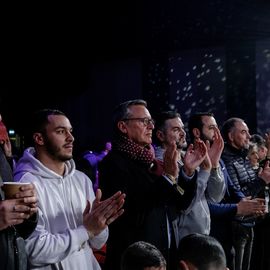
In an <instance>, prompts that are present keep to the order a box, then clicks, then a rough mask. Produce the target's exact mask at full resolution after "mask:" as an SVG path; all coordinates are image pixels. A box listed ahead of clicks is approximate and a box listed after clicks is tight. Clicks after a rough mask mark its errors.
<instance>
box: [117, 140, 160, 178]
mask: <svg viewBox="0 0 270 270" xmlns="http://www.w3.org/2000/svg"><path fill="white" fill-rule="evenodd" d="M113 148H114V149H116V150H118V151H119V152H122V153H125V154H126V155H127V156H128V157H129V158H130V159H132V160H135V161H138V162H140V163H141V164H144V165H146V167H147V168H149V171H150V172H151V173H154V174H156V175H162V174H163V164H162V162H160V161H158V160H156V159H155V151H154V148H153V146H152V145H151V144H150V145H149V144H148V145H146V146H144V147H141V146H140V145H138V144H137V143H135V142H133V141H132V140H130V139H129V138H127V137H125V136H119V137H118V138H117V139H116V140H115V141H114V143H113Z"/></svg>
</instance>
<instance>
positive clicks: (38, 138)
mask: <svg viewBox="0 0 270 270" xmlns="http://www.w3.org/2000/svg"><path fill="white" fill-rule="evenodd" d="M33 139H34V142H35V143H36V144H38V145H44V139H43V136H42V134H41V133H39V132H38V133H34V135H33Z"/></svg>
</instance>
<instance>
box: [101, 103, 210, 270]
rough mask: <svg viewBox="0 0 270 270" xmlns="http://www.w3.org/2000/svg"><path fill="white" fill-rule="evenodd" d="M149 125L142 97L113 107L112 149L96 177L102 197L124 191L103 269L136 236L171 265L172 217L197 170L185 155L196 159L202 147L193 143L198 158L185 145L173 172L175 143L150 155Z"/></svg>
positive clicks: (190, 192)
mask: <svg viewBox="0 0 270 270" xmlns="http://www.w3.org/2000/svg"><path fill="white" fill-rule="evenodd" d="M153 129H154V120H153V119H152V118H151V115H150V113H149V111H148V109H147V104H146V102H145V101H143V100H131V101H127V102H124V103H122V104H120V105H119V106H118V107H117V108H116V109H115V111H114V139H113V143H112V150H111V151H110V152H109V153H108V155H107V156H106V157H105V158H104V159H103V160H102V161H101V163H100V167H99V177H100V178H99V180H100V182H99V183H100V188H101V190H102V192H103V196H104V197H105V198H107V197H109V196H111V194H113V193H114V191H115V190H121V191H123V192H125V193H126V195H127V196H126V203H125V206H124V208H125V212H124V214H123V215H122V216H121V217H120V218H119V219H118V220H117V221H116V222H115V223H114V224H112V225H111V227H110V234H109V239H108V242H107V254H106V260H105V269H109V270H112V269H120V258H121V254H122V253H123V251H124V250H125V249H126V248H127V247H128V246H129V245H130V244H132V243H134V242H136V241H139V240H143V241H146V242H149V243H151V244H153V245H155V246H156V247H157V248H158V249H159V250H160V251H161V252H162V254H163V256H164V257H165V259H166V261H167V269H169V270H171V269H176V264H177V260H176V243H175V232H174V227H173V224H172V222H173V220H174V219H175V218H176V217H177V216H178V215H179V211H181V210H182V209H185V208H187V207H188V206H189V204H190V203H191V201H192V199H193V197H194V193H195V189H196V177H197V173H196V172H195V169H194V170H192V169H191V167H190V166H187V165H188V164H190V163H192V162H190V160H191V159H192V161H193V162H194V160H197V159H199V162H202V160H204V158H205V156H206V149H204V148H203V147H201V149H198V152H199V153H198V155H199V156H200V157H199V158H198V156H196V157H195V156H194V155H195V153H197V151H193V150H192V151H188V154H187V155H186V158H185V164H184V166H183V168H181V170H180V173H179V167H178V164H177V160H178V151H177V149H176V144H175V143H174V144H172V145H170V146H169V147H168V148H167V150H166V151H165V153H164V159H163V163H162V162H158V161H157V160H156V159H155V155H154V150H153V147H152V146H151V143H152V131H153ZM199 150H201V151H199ZM195 168H196V167H195ZM184 173H185V175H187V176H189V178H188V180H187V181H182V180H184V179H183V178H184V175H183V174H184ZM177 178H179V179H177ZM180 186H181V187H182V188H183V189H184V194H183V193H182V189H181V188H180Z"/></svg>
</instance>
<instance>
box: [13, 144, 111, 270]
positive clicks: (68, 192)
mask: <svg viewBox="0 0 270 270" xmlns="http://www.w3.org/2000/svg"><path fill="white" fill-rule="evenodd" d="M34 153H35V150H34V148H31V147H30V148H28V149H26V150H25V151H24V155H23V157H22V158H21V159H20V160H19V161H18V164H17V167H16V170H15V172H14V178H15V180H16V181H21V182H33V183H34V184H35V187H36V190H37V196H38V208H39V220H38V225H37V227H36V229H35V231H34V232H33V233H32V234H31V235H30V237H29V238H28V239H27V240H26V251H27V254H28V256H29V260H30V264H31V265H30V269H42V270H51V269H59V270H60V269H61V270H74V269H78V270H99V269H101V268H100V266H99V264H98V262H97V260H96V258H95V257H94V255H93V252H92V248H97V249H99V248H101V247H102V246H103V245H104V244H105V242H106V241H107V238H108V229H105V230H103V231H102V232H101V233H100V234H99V235H97V236H95V237H94V238H91V239H89V236H88V233H87V231H86V229H85V227H84V226H83V211H84V209H85V207H86V200H89V201H90V202H91V204H92V202H93V200H94V199H95V195H94V191H93V187H92V182H91V180H90V179H89V178H88V177H87V176H86V175H85V174H84V173H82V172H80V171H77V170H76V169H75V163H74V161H73V160H69V161H67V162H66V164H65V166H66V169H65V175H64V176H60V175H58V174H56V173H55V172H53V171H51V170H50V169H48V168H47V167H45V166H44V165H43V164H42V163H41V162H40V161H39V160H37V159H36V158H35V157H34ZM91 247H92V248H91Z"/></svg>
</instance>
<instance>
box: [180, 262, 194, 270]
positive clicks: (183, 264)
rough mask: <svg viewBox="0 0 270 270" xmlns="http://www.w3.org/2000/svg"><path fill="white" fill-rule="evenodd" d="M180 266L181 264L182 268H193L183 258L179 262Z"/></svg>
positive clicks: (181, 269)
mask: <svg viewBox="0 0 270 270" xmlns="http://www.w3.org/2000/svg"><path fill="white" fill-rule="evenodd" d="M179 266H180V268H179V269H180V270H192V268H189V266H188V264H187V263H186V262H185V261H183V260H181V261H180V262H179Z"/></svg>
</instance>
